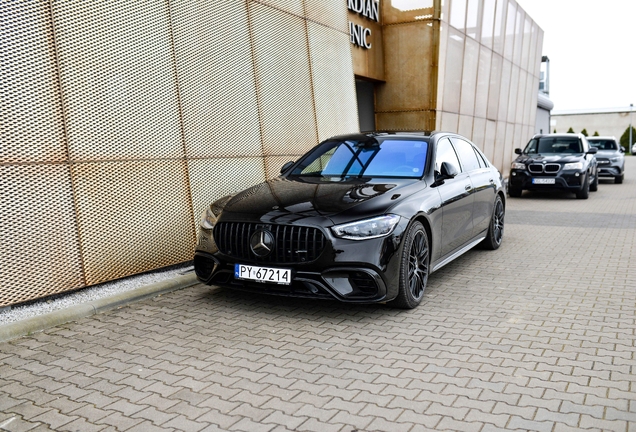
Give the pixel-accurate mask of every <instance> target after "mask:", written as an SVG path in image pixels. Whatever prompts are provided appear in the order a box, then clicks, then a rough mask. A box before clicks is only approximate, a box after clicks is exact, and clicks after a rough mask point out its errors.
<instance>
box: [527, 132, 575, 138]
mask: <svg viewBox="0 0 636 432" xmlns="http://www.w3.org/2000/svg"><path fill="white" fill-rule="evenodd" d="M543 137H550V138H554V137H556V138H559V137H577V138H585V135H583V134H580V133H553V134H536V135H534V136H533V137H532V138H543Z"/></svg>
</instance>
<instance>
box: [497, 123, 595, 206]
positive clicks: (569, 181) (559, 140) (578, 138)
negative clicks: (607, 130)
mask: <svg viewBox="0 0 636 432" xmlns="http://www.w3.org/2000/svg"><path fill="white" fill-rule="evenodd" d="M597 151H598V150H597V149H596V148H595V147H591V146H590V144H589V143H588V141H587V139H586V138H585V136H583V135H581V134H550V135H535V136H533V137H532V139H531V140H530V142H528V145H526V148H525V149H523V151H522V150H521V149H519V148H518V149H515V153H516V154H518V155H519V156H518V157H517V158H516V159H515V160H514V161H513V162H512V166H511V167H510V179H509V183H508V194H509V195H510V196H511V197H520V196H521V193H522V192H523V190H524V189H527V190H530V189H533V190H541V189H563V190H569V191H571V192H574V193H576V197H577V198H580V199H587V198H588V196H589V192H590V191H592V192H594V191H596V190H597V189H598V164H597V161H596V157H594V154H595V153H596V152H597Z"/></svg>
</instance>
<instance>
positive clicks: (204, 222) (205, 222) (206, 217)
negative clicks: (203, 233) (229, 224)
mask: <svg viewBox="0 0 636 432" xmlns="http://www.w3.org/2000/svg"><path fill="white" fill-rule="evenodd" d="M216 219H217V218H216V215H215V214H214V213H212V209H211V208H210V207H208V208H207V209H205V211H204V212H203V214H202V215H201V222H200V223H199V225H200V226H201V228H203V229H206V230H211V229H213V228H214V225H216Z"/></svg>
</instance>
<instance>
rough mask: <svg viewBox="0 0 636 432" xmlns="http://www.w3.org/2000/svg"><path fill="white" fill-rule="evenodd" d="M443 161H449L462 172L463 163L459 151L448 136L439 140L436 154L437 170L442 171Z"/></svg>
mask: <svg viewBox="0 0 636 432" xmlns="http://www.w3.org/2000/svg"><path fill="white" fill-rule="evenodd" d="M442 162H448V163H450V164H451V165H453V166H454V167H455V168H457V171H458V172H461V169H462V167H461V164H460V163H459V159H458V158H457V153H455V149H454V148H453V145H452V144H451V142H450V140H449V139H448V138H442V139H440V140H439V141H438V142H437V153H436V155H435V171H437V172H440V167H441V166H442Z"/></svg>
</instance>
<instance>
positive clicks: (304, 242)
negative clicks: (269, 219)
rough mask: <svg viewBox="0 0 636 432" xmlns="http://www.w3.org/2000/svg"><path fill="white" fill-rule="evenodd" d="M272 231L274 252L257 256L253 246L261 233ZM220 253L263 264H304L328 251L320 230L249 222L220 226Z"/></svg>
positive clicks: (217, 235) (217, 233)
mask: <svg viewBox="0 0 636 432" xmlns="http://www.w3.org/2000/svg"><path fill="white" fill-rule="evenodd" d="M261 229H262V230H266V231H269V232H270V233H271V234H272V236H273V238H274V245H273V247H272V250H271V252H270V253H269V254H268V255H266V256H263V257H259V256H257V255H256V254H255V253H254V252H253V251H252V248H251V246H250V239H251V237H252V235H253V234H254V233H255V232H257V231H258V230H261ZM214 240H215V242H216V244H217V246H218V248H219V250H220V251H221V252H222V253H224V254H226V255H229V256H231V257H234V258H237V259H241V260H247V261H252V262H261V263H280V264H292V263H305V262H310V261H313V260H315V259H317V258H318V257H319V256H320V254H321V253H322V251H323V249H324V248H325V244H326V239H325V235H324V234H323V232H322V231H320V230H319V229H318V228H313V227H302V226H291V225H270V224H260V223H250V222H220V223H218V224H217V225H216V227H215V228H214Z"/></svg>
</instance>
